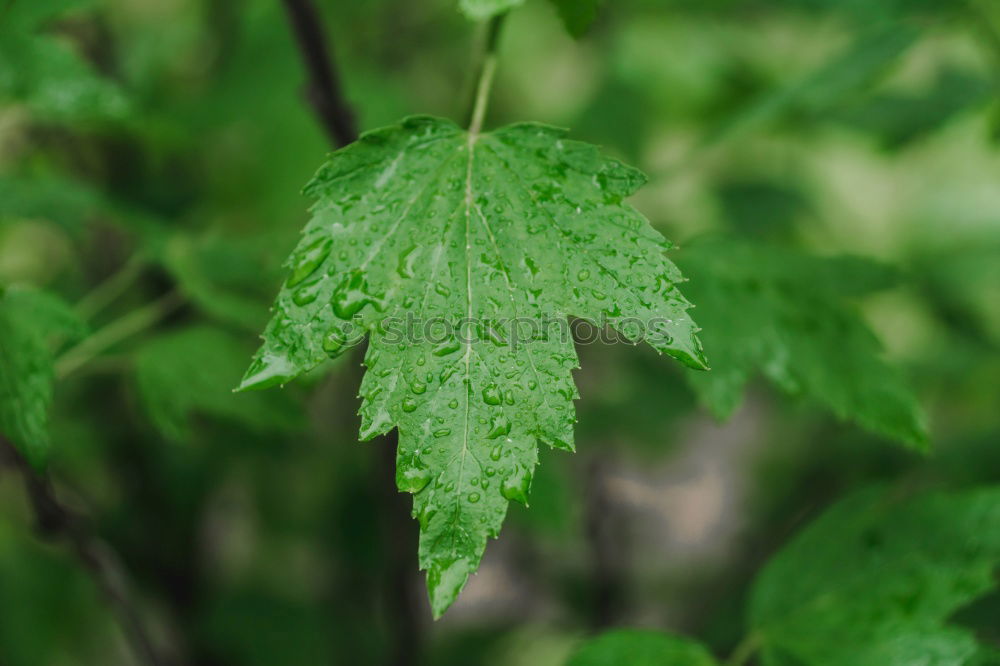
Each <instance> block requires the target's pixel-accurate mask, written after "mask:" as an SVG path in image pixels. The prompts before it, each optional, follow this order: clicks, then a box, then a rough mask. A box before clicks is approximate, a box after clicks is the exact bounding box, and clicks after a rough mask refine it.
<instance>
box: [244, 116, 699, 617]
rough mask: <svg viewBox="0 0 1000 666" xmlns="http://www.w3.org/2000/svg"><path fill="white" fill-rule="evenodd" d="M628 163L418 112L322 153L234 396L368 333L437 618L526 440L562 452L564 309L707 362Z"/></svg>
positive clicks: (495, 527) (375, 385) (546, 133)
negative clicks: (299, 228) (309, 214)
mask: <svg viewBox="0 0 1000 666" xmlns="http://www.w3.org/2000/svg"><path fill="white" fill-rule="evenodd" d="M644 180H645V179H644V177H643V176H642V174H641V173H639V172H638V171H636V170H635V169H632V168H630V167H627V166H625V165H623V164H621V163H620V162H617V161H616V160H613V159H610V158H607V157H604V156H602V155H601V154H600V153H599V151H598V150H597V149H596V148H595V147H593V146H590V145H587V144H583V143H578V142H575V141H570V140H568V139H566V138H565V136H564V132H563V131H561V130H557V129H554V128H551V127H546V126H543V125H538V124H520V125H513V126H510V127H506V128H503V129H500V130H497V131H495V132H492V133H490V134H482V135H470V134H468V133H467V132H465V131H464V130H462V129H460V128H459V127H457V126H456V125H454V124H453V123H451V122H449V121H446V120H440V119H435V118H429V117H417V118H409V119H407V120H405V121H403V122H402V123H401V124H400V125H396V126H392V127H388V128H385V129H382V130H377V131H375V132H371V133H368V134H366V135H365V136H364V137H362V139H361V140H360V141H358V142H357V143H355V144H352V145H351V146H349V147H347V148H345V149H343V150H340V151H338V152H336V153H334V154H333V155H332V156H331V158H330V160H329V161H328V162H327V163H326V165H325V166H323V167H322V168H321V169H320V171H319V172H318V174H317V175H316V177H315V179H314V180H313V181H312V182H311V183H310V184H309V185H308V186H307V188H306V191H307V193H308V194H309V195H311V196H313V197H315V198H316V199H317V200H318V201H317V203H316V205H315V206H314V208H313V218H312V220H311V221H310V222H309V223H308V224H307V226H306V228H305V231H304V235H303V238H302V240H301V242H300V243H299V246H298V248H297V249H296V250H295V252H294V253H293V255H292V257H291V259H290V261H289V264H288V266H289V268H290V269H291V276H290V277H289V279H288V280H287V282H286V283H285V286H284V288H283V289H282V290H281V293H280V294H279V296H278V299H277V302H276V303H275V306H274V317H273V319H272V320H271V322H270V324H269V325H268V327H267V329H266V330H265V333H264V344H263V346H262V347H261V349H260V351H259V352H258V353H257V356H256V358H255V361H254V363H253V364H252V365H251V367H250V369H249V370H248V372H247V375H246V377H245V378H244V381H243V384H242V385H241V388H242V389H249V388H266V387H269V386H274V385H277V384H283V383H285V382H287V381H289V380H291V379H292V378H294V377H296V376H298V375H299V374H301V373H303V372H305V371H307V370H309V369H311V368H313V367H315V366H316V365H318V364H319V363H321V362H322V361H323V360H325V359H326V358H328V357H329V356H336V355H339V354H340V353H342V352H343V351H344V350H345V348H346V347H348V346H350V345H351V344H352V343H355V342H357V341H358V340H359V339H360V337H362V335H363V334H365V333H368V334H369V335H370V341H369V347H368V352H367V355H366V358H365V364H366V366H367V368H368V371H367V373H366V375H365V378H364V381H363V383H362V387H361V397H362V406H361V416H362V425H361V436H362V438H363V439H370V438H372V437H375V436H377V435H380V434H384V433H387V432H389V431H390V430H391V429H392V428H394V427H396V428H398V430H399V447H398V451H397V485H398V486H399V488H400V489H401V490H404V491H407V492H410V493H413V494H414V507H413V512H414V516H415V517H417V518H418V520H419V521H420V528H421V533H420V549H419V558H420V566H421V568H423V569H426V570H427V572H428V576H427V582H428V589H429V591H430V595H431V601H432V607H433V610H434V613H435V615H440V614H441V613H443V612H444V610H445V609H446V608H447V607H448V605H450V604H451V602H452V601H453V600H454V599H455V597H456V596H457V594H458V592H459V590H460V589H461V588H462V586H463V585H464V583H465V580H466V579H467V577H468V575H469V574H470V573H471V572H473V571H474V570H475V569H476V567H477V566H478V564H479V559H480V557H481V556H482V553H483V549H484V548H485V546H486V540H487V537H490V536H493V537H495V536H496V535H497V534H498V532H499V529H500V525H501V523H502V521H503V518H504V515H505V513H506V510H507V502H508V501H509V500H517V501H520V502H524V503H527V496H528V490H529V487H530V485H531V478H532V474H533V470H534V467H535V464H536V462H537V456H538V453H537V444H538V443H539V442H544V443H546V444H549V445H550V446H553V447H557V448H562V449H567V450H572V448H573V424H574V422H575V416H574V409H573V400H574V399H575V398H576V397H578V394H577V391H576V387H575V386H574V384H573V379H572V375H571V371H572V370H573V369H574V368H576V367H578V362H577V356H576V350H575V348H574V345H573V339H572V335H571V334H570V331H569V329H568V324H567V316H568V315H572V316H575V317H581V318H586V319H589V320H591V321H595V322H596V321H601V322H604V323H606V324H608V325H610V326H614V327H616V328H617V329H619V330H621V331H622V332H623V333H624V334H626V335H629V336H631V337H637V336H643V337H644V339H645V341H646V342H647V343H649V344H650V345H651V346H653V347H654V348H655V349H657V350H658V351H660V352H664V353H667V354H669V355H671V356H673V357H675V358H677V359H679V360H681V361H682V362H684V363H685V364H687V365H690V366H692V367H704V366H705V363H704V359H703V357H702V353H701V347H700V344H699V342H698V340H697V339H696V337H695V331H696V329H695V326H694V324H693V323H692V321H691V319H690V318H689V317H688V315H687V313H686V311H687V308H688V307H689V304H688V302H687V300H685V299H684V297H683V296H681V294H680V293H679V291H678V290H677V288H676V287H675V283H677V282H678V281H680V279H681V277H680V273H679V272H678V271H677V269H676V267H675V266H674V265H673V264H672V263H670V262H669V261H668V260H667V259H666V258H665V257H664V256H663V251H664V250H665V249H667V247H669V244H668V243H667V241H665V239H663V237H662V236H660V234H658V233H657V232H656V231H654V230H653V229H652V227H650V226H649V224H648V222H647V221H646V220H645V218H643V217H642V216H641V215H640V214H639V213H638V212H636V211H635V210H634V209H633V208H631V207H630V206H628V205H627V204H625V203H624V202H623V200H624V199H625V197H627V196H629V195H630V194H632V193H633V192H634V191H635V190H636V189H637V188H638V187H640V186H641V185H642V184H643V182H644Z"/></svg>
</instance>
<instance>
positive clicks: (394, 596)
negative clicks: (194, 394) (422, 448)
mask: <svg viewBox="0 0 1000 666" xmlns="http://www.w3.org/2000/svg"><path fill="white" fill-rule="evenodd" d="M283 2H284V4H285V9H286V10H287V11H288V16H289V20H290V21H291V23H292V27H293V29H294V30H295V35H296V38H297V39H298V43H299V50H300V51H301V53H302V59H303V60H304V62H305V63H306V66H307V67H308V69H309V71H310V75H311V76H312V84H311V87H310V95H309V99H310V101H311V102H312V105H313V110H314V112H315V113H316V115H317V116H318V117H319V119H320V121H321V122H322V123H323V125H324V127H326V129H327V133H328V134H329V136H330V140H331V142H332V143H333V145H334V146H335V147H337V146H344V145H347V144H349V143H351V142H352V141H354V140H355V139H357V129H356V127H355V125H354V114H353V112H352V111H351V108H350V106H349V105H348V103H347V102H346V101H345V100H344V97H343V94H342V92H341V89H340V84H339V79H338V77H337V72H336V68H335V67H334V65H333V61H332V60H331V59H330V56H329V54H328V52H327V48H326V43H327V38H326V36H325V34H324V32H323V26H322V23H321V22H320V20H319V15H318V13H317V12H316V9H315V7H314V6H313V5H312V2H311V1H310V0H283ZM363 348H364V346H362V349H363ZM362 353H363V352H362ZM361 368H362V366H361V365H360V364H359V365H358V366H357V367H356V368H355V369H354V371H352V372H350V373H349V374H348V376H347V379H346V380H345V381H349V382H351V383H352V384H358V383H360V382H361V375H362V371H361ZM350 420H351V423H352V427H356V424H354V423H353V418H352V419H350ZM379 440H380V441H379V445H380V447H381V451H382V453H381V455H380V457H379V460H378V461H376V465H375V466H376V472H377V474H378V477H379V478H378V486H379V489H380V493H379V494H380V500H381V504H382V511H381V512H380V513H381V514H382V515H381V516H380V518H381V527H382V534H383V537H384V539H385V542H384V545H385V547H386V551H387V552H388V563H387V567H386V569H387V570H386V572H385V582H386V584H385V587H384V598H385V601H386V607H387V613H386V620H387V621H388V623H389V631H390V635H391V637H392V638H391V644H390V645H389V646H388V662H387V664H388V666H412V665H413V664H416V663H419V662H420V653H421V649H422V644H423V637H422V631H421V623H420V611H421V607H420V601H419V598H417V597H416V588H417V585H416V584H415V583H416V580H415V576H414V569H415V567H414V566H413V564H412V563H413V556H414V554H415V553H414V551H415V548H414V547H413V544H414V543H415V540H416V538H415V537H416V534H415V531H416V530H415V525H414V523H413V521H412V520H411V519H410V508H409V503H410V502H409V498H408V497H406V496H405V495H402V494H400V493H399V490H398V489H397V487H396V449H397V447H398V445H399V440H398V434H397V433H396V431H393V432H391V433H389V434H388V435H385V436H383V437H380V438H379Z"/></svg>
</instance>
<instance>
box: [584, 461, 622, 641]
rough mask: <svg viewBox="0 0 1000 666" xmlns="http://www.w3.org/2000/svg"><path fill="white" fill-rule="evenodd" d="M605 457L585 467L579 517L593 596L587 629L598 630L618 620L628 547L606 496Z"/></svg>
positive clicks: (606, 469)
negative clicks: (582, 499) (581, 517)
mask: <svg viewBox="0 0 1000 666" xmlns="http://www.w3.org/2000/svg"><path fill="white" fill-rule="evenodd" d="M605 455H606V454H605ZM605 455H597V456H595V457H594V458H592V459H591V461H590V463H589V464H588V465H587V482H586V483H587V486H586V488H587V496H586V503H585V505H584V515H583V518H584V530H585V532H586V539H587V551H588V555H589V558H590V566H591V573H590V575H591V584H592V585H593V595H594V597H593V610H592V614H591V626H592V628H593V629H598V630H600V629H607V628H608V627H611V626H613V625H614V624H615V623H616V622H617V621H618V619H619V618H620V616H621V613H622V611H623V610H624V606H625V594H624V591H625V587H626V582H627V581H626V580H625V576H624V572H623V570H622V569H623V566H622V563H623V561H624V560H625V559H626V558H627V548H628V544H627V540H625V539H623V538H622V535H621V533H620V532H621V521H622V520H623V517H622V516H621V515H620V513H619V512H616V511H615V507H614V502H613V500H612V498H611V497H610V496H609V495H608V487H607V477H608V459H607V458H606V457H605Z"/></svg>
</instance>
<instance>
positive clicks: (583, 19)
mask: <svg viewBox="0 0 1000 666" xmlns="http://www.w3.org/2000/svg"><path fill="white" fill-rule="evenodd" d="M552 4H554V5H555V6H556V9H557V10H558V11H559V16H560V17H561V18H562V20H563V24H564V25H565V26H566V30H568V31H569V34H571V35H573V36H574V37H580V36H582V35H583V34H584V33H585V32H587V28H589V27H590V24H591V23H593V22H594V20H595V19H596V18H597V10H598V9H599V8H600V6H601V0H552Z"/></svg>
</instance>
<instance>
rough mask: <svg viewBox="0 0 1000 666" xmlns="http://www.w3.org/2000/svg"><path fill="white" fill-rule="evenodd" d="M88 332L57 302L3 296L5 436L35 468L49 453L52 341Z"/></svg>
mask: <svg viewBox="0 0 1000 666" xmlns="http://www.w3.org/2000/svg"><path fill="white" fill-rule="evenodd" d="M83 331H84V326H83V324H82V323H81V322H80V321H79V319H78V318H77V317H76V315H75V314H74V313H73V311H72V310H71V309H70V308H69V307H68V306H67V305H66V304H64V303H63V302H62V301H60V300H59V299H58V298H56V297H54V296H51V295H49V294H46V293H44V292H40V291H33V290H27V289H8V290H7V291H5V292H4V293H3V295H2V296H0V433H2V434H3V435H4V436H6V437H7V438H9V439H10V441H11V442H12V443H13V444H14V446H15V447H17V449H18V450H19V451H20V452H21V454H22V455H24V457H25V458H26V459H27V460H28V461H29V462H30V463H31V464H32V465H34V466H35V467H36V468H41V467H43V466H44V465H45V462H46V460H47V459H48V453H49V448H50V445H49V428H48V423H49V405H50V404H51V403H52V390H53V385H54V383H55V372H54V369H53V357H52V347H51V343H52V339H53V338H62V339H64V340H65V339H70V338H76V337H79V336H80V335H82V334H83Z"/></svg>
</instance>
